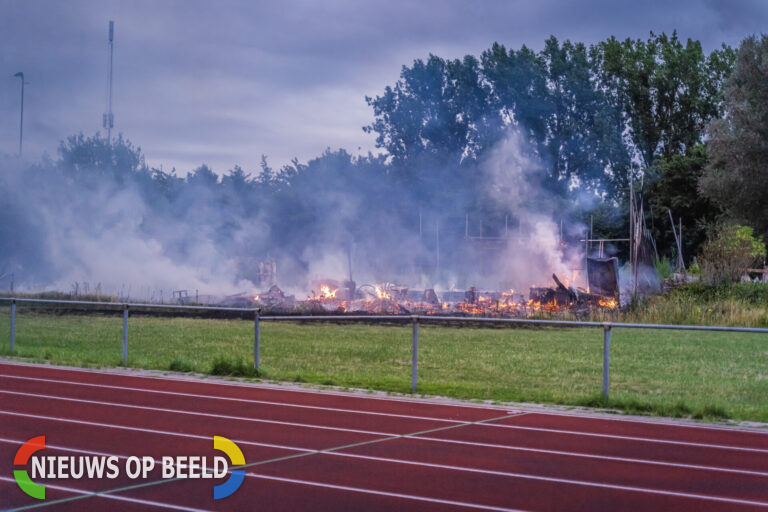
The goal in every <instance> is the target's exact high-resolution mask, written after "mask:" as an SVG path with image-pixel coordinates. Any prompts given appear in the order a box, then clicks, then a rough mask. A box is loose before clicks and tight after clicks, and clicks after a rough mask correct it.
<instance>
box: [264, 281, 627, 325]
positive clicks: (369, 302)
mask: <svg viewBox="0 0 768 512" xmlns="http://www.w3.org/2000/svg"><path fill="white" fill-rule="evenodd" d="M553 279H554V281H555V283H556V284H557V285H558V286H557V288H542V287H531V288H530V295H529V297H525V295H524V294H521V293H519V292H518V293H517V294H515V290H513V289H509V290H506V291H501V292H496V291H480V290H477V289H476V288H474V287H473V288H471V289H470V290H468V291H466V292H465V293H460V292H457V291H456V290H451V291H447V292H442V293H440V292H437V293H436V292H435V290H433V289H427V290H423V291H421V290H410V291H409V289H408V287H407V286H402V285H396V284H391V283H385V284H381V285H373V284H365V285H362V286H361V287H359V288H357V287H354V283H347V284H345V285H344V287H343V288H342V287H341V286H340V285H339V284H338V283H335V282H334V281H332V280H325V284H323V281H320V282H317V281H316V282H315V283H314V284H313V288H315V289H317V288H319V290H320V292H319V293H317V294H315V292H312V294H311V295H312V296H310V297H309V299H308V301H307V305H308V306H309V308H310V310H312V311H317V312H320V311H329V312H335V313H371V314H394V315H403V314H414V313H415V314H425V315H432V314H440V313H442V314H451V313H463V314H467V315H473V316H490V317H529V316H535V315H539V314H559V313H563V312H566V311H568V312H573V313H575V314H577V315H584V314H587V312H588V311H589V310H590V309H593V308H597V307H600V308H608V309H617V308H618V307H619V304H618V301H617V300H616V299H615V298H612V297H609V296H602V295H594V294H589V293H588V292H585V291H584V290H582V289H578V290H574V289H572V288H570V287H568V286H566V285H565V284H564V283H563V282H562V281H561V280H560V279H558V278H557V277H556V276H554V275H553ZM348 284H351V286H352V287H350V286H348ZM277 292H279V295H280V297H279V300H277V301H276V302H277V303H278V304H279V303H281V301H283V303H284V301H286V299H285V297H284V296H283V294H282V292H281V291H280V290H277ZM337 292H340V293H338V294H337ZM270 294H272V291H271V290H270V292H269V293H268V294H260V295H256V296H254V301H259V299H260V298H261V300H262V301H265V300H266V301H269V298H270ZM289 300H290V303H291V304H293V300H294V299H292V298H291V299H289Z"/></svg>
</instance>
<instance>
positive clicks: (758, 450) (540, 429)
mask: <svg viewBox="0 0 768 512" xmlns="http://www.w3.org/2000/svg"><path fill="white" fill-rule="evenodd" d="M486 426H488V427H500V428H507V429H514V430H531V431H534V432H551V433H553V434H567V435H573V436H586V437H605V438H608V439H621V440H623V441H641V442H644V443H662V444H678V445H682V446H696V447H705V448H722V449H725V450H739V451H745V452H756V453H768V449H765V448H747V447H745V446H733V445H723V444H710V443H694V442H690V441H676V440H673V439H652V438H649V437H636V436H621V435H617V434H601V433H597V432H581V431H578V430H562V429H556V428H546V427H527V426H524V425H486Z"/></svg>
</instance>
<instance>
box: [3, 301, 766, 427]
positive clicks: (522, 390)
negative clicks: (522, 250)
mask: <svg viewBox="0 0 768 512" xmlns="http://www.w3.org/2000/svg"><path fill="white" fill-rule="evenodd" d="M8 328H9V315H8V308H1V307H0V355H9V351H8ZM410 332H411V331H410V327H393V326H367V325H359V324H347V325H335V324H307V325H301V324H296V323H287V322H280V323H270V322H263V323H262V337H261V348H262V352H261V361H262V367H261V368H260V370H261V371H260V372H256V371H255V370H254V369H253V366H252V361H253V359H252V358H253V323H252V322H251V321H243V320H216V319H193V318H152V317H132V318H131V319H130V322H129V335H128V337H129V344H128V365H129V366H131V367H139V368H148V369H159V370H174V371H182V372H188V371H194V372H200V373H207V374H213V375H227V376H239V377H248V378H259V377H264V378H270V379H275V380H283V381H296V382H309V383H314V384H324V385H336V386H345V387H356V388H367V389H378V390H385V391H394V392H403V393H407V392H409V391H410V370H411V366H410V365H411V338H410ZM611 342H612V354H611V395H610V399H608V400H605V399H604V398H603V397H602V396H601V395H600V389H601V382H602V381H601V379H602V330H599V329H582V328H577V329H560V328H558V329H554V328H535V329H534V328H508V329H506V328H505V329H492V328H490V329H489V328H444V327H433V326H426V325H424V326H422V328H421V330H420V340H419V345H420V354H419V392H420V393H424V394H434V395H442V396H449V397H456V398H465V399H482V400H497V401H515V402H538V403H553V404H568V405H586V406H598V407H613V408H617V409H621V410H624V411H626V412H630V413H642V414H656V415H664V416H672V417H692V418H703V419H724V418H732V419H738V420H753V421H762V422H768V370H767V369H768V338H767V337H766V336H764V335H760V334H742V333H699V332H689V331H646V330H622V329H615V330H614V332H613V336H612V340H611ZM121 347H122V317H121V316H120V315H119V313H118V314H116V315H115V316H105V315H88V316H84V315H78V316H57V315H50V314H39V313H32V312H25V311H21V310H20V312H19V313H18V315H17V338H16V350H15V353H14V355H16V356H20V357H24V358H29V359H32V360H35V361H46V362H51V363H53V364H68V365H76V366H118V365H120V364H121Z"/></svg>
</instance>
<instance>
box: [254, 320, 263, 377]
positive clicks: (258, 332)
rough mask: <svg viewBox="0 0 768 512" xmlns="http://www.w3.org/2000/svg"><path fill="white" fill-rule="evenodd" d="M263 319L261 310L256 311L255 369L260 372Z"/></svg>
mask: <svg viewBox="0 0 768 512" xmlns="http://www.w3.org/2000/svg"><path fill="white" fill-rule="evenodd" d="M260 344H261V318H260V310H258V309H257V310H256V316H255V317H254V320H253V369H254V370H256V371H259V363H260V361H259V359H260V354H259V353H260V352H261V347H260V346H259V345H260Z"/></svg>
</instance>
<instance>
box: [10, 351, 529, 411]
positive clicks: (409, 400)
mask: <svg viewBox="0 0 768 512" xmlns="http://www.w3.org/2000/svg"><path fill="white" fill-rule="evenodd" d="M3 366H16V367H22V368H36V369H39V370H42V371H46V370H55V371H60V372H78V373H87V374H90V375H103V376H108V377H125V378H128V379H147V380H158V381H161V382H180V383H185V384H202V385H205V386H219V387H223V388H229V389H240V390H243V389H245V390H249V389H250V390H253V389H267V390H271V391H281V392H286V393H294V394H308V395H321V396H326V395H333V396H341V397H344V398H349V399H353V400H354V399H362V400H377V401H380V402H396V403H401V404H402V403H405V404H421V405H428V406H434V407H451V408H457V409H473V410H485V411H488V412H494V413H496V412H498V411H507V410H510V409H511V408H512V407H507V406H502V405H490V404H472V403H462V404H456V403H439V402H436V401H435V400H428V399H422V398H415V397H397V396H386V397H384V396H376V395H361V394H355V393H350V392H342V391H334V390H332V389H330V390H329V389H309V388H301V389H292V388H289V387H286V386H281V385H279V384H270V383H266V382H257V383H249V382H222V381H218V380H199V379H195V378H191V377H187V376H182V377H176V376H167V375H166V376H154V375H130V374H127V373H124V372H122V371H104V370H99V369H95V368H75V367H73V366H54V365H45V364H43V365H40V364H34V363H22V362H17V361H8V360H5V361H4V360H2V358H0V368H2V367H3ZM6 376H8V375H6ZM514 409H518V407H514ZM520 412H523V411H520ZM524 412H529V411H524Z"/></svg>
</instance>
